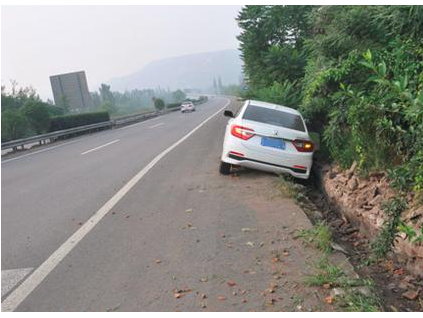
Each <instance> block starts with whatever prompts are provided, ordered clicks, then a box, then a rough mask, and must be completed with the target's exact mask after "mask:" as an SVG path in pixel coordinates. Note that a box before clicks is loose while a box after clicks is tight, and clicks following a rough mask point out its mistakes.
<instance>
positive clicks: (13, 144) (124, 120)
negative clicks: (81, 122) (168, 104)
mask: <svg viewBox="0 0 423 318" xmlns="http://www.w3.org/2000/svg"><path fill="white" fill-rule="evenodd" d="M206 101H207V100H204V101H201V102H200V103H198V104H202V103H203V102H206ZM196 104H197V103H196ZM198 104H197V105H198ZM179 109H180V108H179V107H174V108H169V109H166V111H161V112H159V111H152V112H150V113H145V114H136V115H130V116H124V117H120V118H115V119H113V120H110V121H107V122H102V123H97V124H91V125H85V126H80V127H75V128H69V129H65V130H58V131H53V132H51V133H47V134H42V135H37V136H32V137H28V138H22V139H16V140H11V141H7V142H3V143H2V144H1V149H2V150H3V149H9V148H12V149H14V150H15V149H17V147H19V146H21V147H22V148H24V146H25V145H27V144H31V143H36V142H39V143H40V144H42V143H43V142H44V143H45V141H46V140H50V142H51V141H54V140H55V139H57V138H60V137H66V136H69V135H73V134H77V133H81V132H87V131H91V130H96V129H101V128H113V127H117V126H122V125H125V124H129V123H133V122H137V121H143V120H146V119H148V118H152V117H156V116H159V115H162V114H165V113H169V112H174V111H178V110H179Z"/></svg>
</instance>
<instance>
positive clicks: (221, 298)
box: [217, 296, 226, 300]
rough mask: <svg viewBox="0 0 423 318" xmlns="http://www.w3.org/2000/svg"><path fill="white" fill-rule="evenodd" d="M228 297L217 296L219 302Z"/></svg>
mask: <svg viewBox="0 0 423 318" xmlns="http://www.w3.org/2000/svg"><path fill="white" fill-rule="evenodd" d="M225 299H226V297H225V296H217V300H225Z"/></svg>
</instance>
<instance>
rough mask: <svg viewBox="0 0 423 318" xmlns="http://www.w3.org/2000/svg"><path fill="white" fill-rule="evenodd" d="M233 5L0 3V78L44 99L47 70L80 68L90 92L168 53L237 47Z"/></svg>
mask: <svg viewBox="0 0 423 318" xmlns="http://www.w3.org/2000/svg"><path fill="white" fill-rule="evenodd" d="M240 8H241V6H2V8H1V9H2V10H1V64H2V65H1V66H2V70H1V79H2V84H6V86H9V87H10V85H9V79H15V80H17V81H18V83H19V84H20V85H25V86H26V85H32V86H33V87H34V88H35V89H36V90H37V92H39V94H40V95H41V97H43V98H51V97H52V93H51V88H50V81H49V76H50V75H53V74H59V73H66V72H72V71H79V70H85V71H86V73H87V79H88V85H89V88H90V90H96V89H97V86H98V84H99V83H101V82H104V81H107V80H109V79H111V78H113V77H117V76H122V75H127V74H130V73H133V72H135V71H138V70H139V69H141V68H142V67H143V66H145V65H146V64H148V63H149V62H151V61H153V60H157V59H162V58H166V57H171V56H178V55H184V54H191V53H199V52H207V51H217V50H223V49H233V48H237V47H238V42H237V40H236V35H238V34H239V28H238V26H237V24H236V21H235V20H234V19H235V17H236V16H237V13H238V11H239V10H240Z"/></svg>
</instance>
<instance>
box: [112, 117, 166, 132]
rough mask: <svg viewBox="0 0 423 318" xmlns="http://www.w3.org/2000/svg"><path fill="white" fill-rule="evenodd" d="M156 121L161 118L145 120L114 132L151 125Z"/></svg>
mask: <svg viewBox="0 0 423 318" xmlns="http://www.w3.org/2000/svg"><path fill="white" fill-rule="evenodd" d="M158 119H162V118H152V119H147V120H144V121H141V122H139V123H135V124H129V125H127V126H123V127H119V128H116V130H123V129H128V128H133V127H136V126H138V125H143V124H151V122H152V121H155V120H158Z"/></svg>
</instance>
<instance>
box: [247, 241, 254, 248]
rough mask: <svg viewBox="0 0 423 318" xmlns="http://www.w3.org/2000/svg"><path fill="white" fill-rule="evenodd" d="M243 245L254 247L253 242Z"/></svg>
mask: <svg viewBox="0 0 423 318" xmlns="http://www.w3.org/2000/svg"><path fill="white" fill-rule="evenodd" d="M245 245H248V246H251V247H253V246H254V243H253V242H247V243H245Z"/></svg>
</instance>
